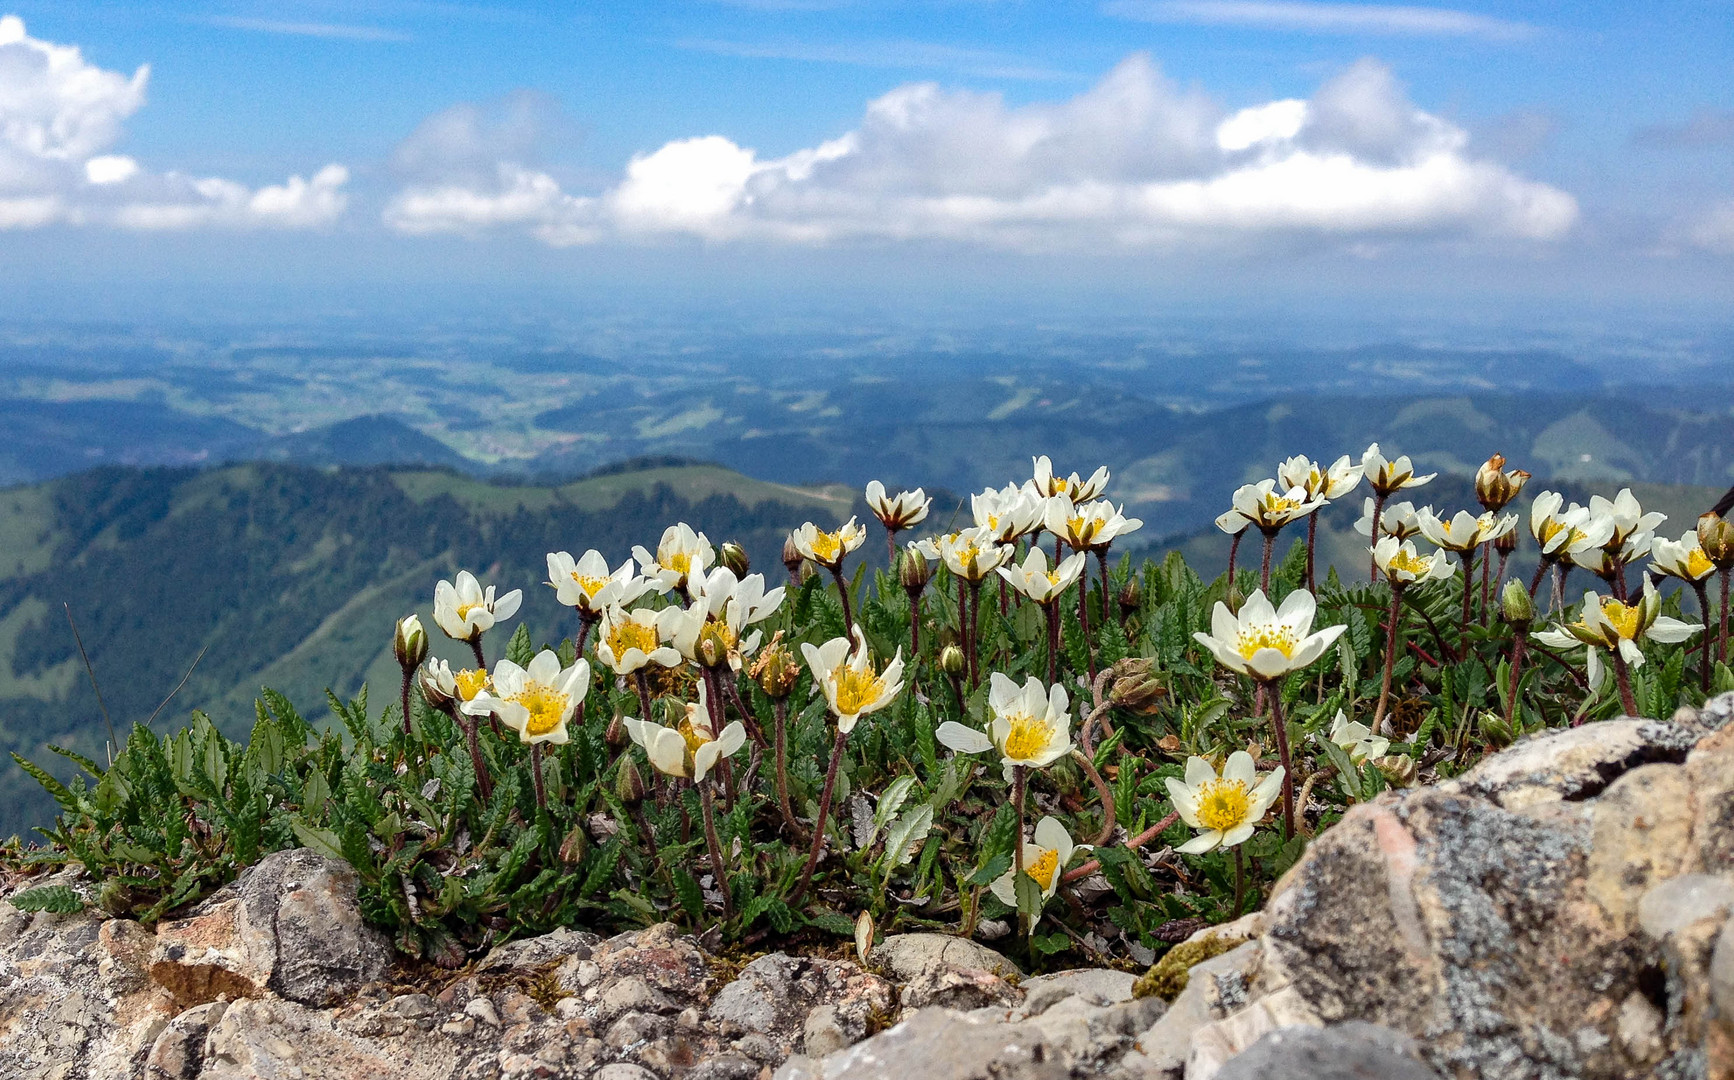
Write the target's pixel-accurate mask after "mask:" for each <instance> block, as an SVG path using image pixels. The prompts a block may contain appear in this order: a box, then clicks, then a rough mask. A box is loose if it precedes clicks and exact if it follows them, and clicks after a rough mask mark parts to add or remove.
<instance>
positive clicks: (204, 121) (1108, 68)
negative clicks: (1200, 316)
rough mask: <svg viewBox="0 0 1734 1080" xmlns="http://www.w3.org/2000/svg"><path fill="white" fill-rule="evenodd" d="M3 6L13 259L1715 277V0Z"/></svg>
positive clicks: (720, 278)
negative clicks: (1641, 1)
mask: <svg viewBox="0 0 1734 1080" xmlns="http://www.w3.org/2000/svg"><path fill="white" fill-rule="evenodd" d="M0 11H5V12H10V13H12V14H14V15H16V16H17V17H18V18H19V19H21V20H22V26H21V27H19V26H18V25H17V24H16V23H15V22H14V23H9V24H0V120H3V121H4V123H0V130H4V131H7V132H9V133H10V134H7V135H6V136H5V137H4V138H0V226H5V228H4V229H3V230H0V279H4V280H6V281H10V282H14V283H23V284H29V285H41V284H43V283H45V282H68V283H76V284H79V285H81V286H92V287H99V286H100V287H106V285H107V284H108V283H118V284H121V285H128V284H131V285H134V286H137V287H143V284H144V283H146V282H154V283H156V284H158V285H161V284H162V283H164V282H168V283H173V282H176V281H188V282H191V281H199V280H205V279H209V278H211V277H216V278H218V279H222V280H235V279H245V280H248V281H251V282H253V283H254V284H257V285H264V286H269V285H270V284H272V283H273V282H274V281H278V280H280V281H282V282H285V283H293V282H306V281H320V280H330V279H333V278H335V279H343V278H345V277H353V278H355V279H356V280H358V281H359V280H372V281H379V280H391V279H393V278H397V277H403V276H408V277H410V278H414V277H416V276H427V277H436V278H441V279H447V280H449V279H452V278H456V279H460V280H473V281H476V282H478V283H481V284H487V285H497V286H500V287H503V288H507V289H508V290H509V288H510V287H511V286H512V285H513V283H536V282H542V281H556V282H560V281H564V282H573V283H584V284H588V285H593V286H599V287H600V286H606V285H607V283H609V282H618V281H624V280H629V279H630V280H637V281H640V282H643V281H675V282H685V283H687V284H688V285H689V286H690V288H691V289H694V290H698V291H701V292H705V293H707V294H722V295H725V296H726V294H727V293H728V292H729V291H730V290H731V289H732V288H737V287H744V283H752V284H753V285H754V287H757V288H760V289H764V290H770V291H772V292H774V291H776V290H777V289H778V288H780V287H781V286H783V285H784V284H789V283H799V284H801V285H802V286H807V285H811V283H812V281H813V280H814V279H815V278H817V279H822V280H824V281H825V282H828V283H830V285H831V286H833V287H834V288H837V289H849V288H855V287H859V288H863V289H873V288H880V287H889V288H895V283H896V282H898V281H903V282H907V281H909V280H918V281H922V282H930V283H932V284H933V286H934V287H935V288H939V289H942V290H943V289H957V290H960V291H964V292H969V293H970V294H971V295H978V296H979V295H981V294H983V293H988V294H991V293H992V292H993V290H994V289H995V287H996V284H997V283H1002V282H1003V283H1006V284H1007V287H1008V288H1011V289H1013V290H1014V291H1015V290H1017V289H1022V290H1026V291H1036V292H1040V291H1041V290H1042V284H1041V283H1042V281H1043V280H1044V278H1047V277H1050V276H1051V272H1052V273H1058V274H1061V275H1063V277H1064V279H1065V281H1066V283H1067V284H1068V285H1069V286H1072V287H1075V288H1083V289H1086V290H1087V289H1089V288H1090V287H1092V286H1093V285H1095V284H1098V283H1099V284H1102V285H1104V286H1112V285H1114V284H1115V283H1124V282H1126V281H1128V280H1132V281H1137V282H1144V283H1147V284H1148V285H1149V287H1150V288H1151V289H1155V290H1157V291H1160V290H1162V289H1166V288H1181V289H1183V290H1185V291H1186V292H1187V294H1188V295H1192V296H1196V297H1198V298H1199V299H1201V300H1204V301H1209V300H1211V299H1213V298H1214V299H1221V300H1224V301H1231V300H1244V299H1245V298H1246V296H1247V295H1248V294H1249V293H1257V292H1259V291H1261V290H1274V291H1287V292H1289V293H1291V294H1293V295H1297V296H1305V295H1306V293H1307V292H1308V290H1309V289H1311V288H1316V287H1324V285H1325V284H1328V285H1329V287H1330V288H1332V289H1334V290H1336V291H1337V293H1338V294H1339V295H1340V294H1342V293H1343V292H1345V291H1346V293H1347V295H1348V296H1350V297H1351V298H1352V296H1353V295H1355V293H1356V290H1362V291H1365V292H1366V293H1367V294H1368V295H1374V294H1376V293H1378V292H1379V291H1380V290H1382V289H1390V288H1393V287H1400V288H1402V289H1407V290H1410V291H1415V292H1420V291H1426V290H1443V291H1445V292H1446V293H1448V294H1450V293H1454V292H1455V293H1461V294H1462V295H1463V296H1465V297H1466V298H1471V299H1473V298H1474V297H1477V296H1482V297H1485V296H1495V297H1497V296H1507V297H1509V296H1536V297H1557V296H1558V295H1560V294H1561V293H1572V292H1574V291H1575V292H1581V293H1583V294H1586V295H1597V296H1607V297H1611V298H1616V299H1617V298H1622V297H1623V298H1629V299H1631V300H1633V301H1634V302H1638V303H1650V302H1666V301H1668V300H1669V299H1678V300H1679V301H1681V302H1691V303H1697V304H1706V305H1708V307H1709V309H1710V310H1711V311H1715V310H1716V309H1717V306H1718V298H1725V297H1727V296H1728V295H1729V286H1730V285H1731V284H1734V74H1731V73H1734V3H1729V2H1727V0H1721V2H1715V3H1710V2H1695V3H1664V4H1659V5H1638V4H1580V3H1564V2H1555V3H1523V4H1515V3H1514V4H1503V5H1491V4H1479V5H1473V6H1470V5H1460V6H1453V7H1443V6H1397V5H1375V4H1347V3H1310V2H1302V0H1256V2H1254V0H1106V2H1089V3H1085V2H1061V3H1036V2H1023V3H1019V2H1011V0H1004V2H990V0H949V2H948V0H935V2H921V0H905V2H876V0H856V2H849V0H837V2H826V0H741V2H733V3H730V2H718V0H710V2H694V3H664V4H634V3H609V4H527V3H525V4H460V3H431V2H413V0H348V2H344V3H335V2H331V3H202V4H154V5H153V4H138V3H89V2H84V3H78V2H66V0H59V2H54V0H49V2H41V3H26V2H20V3H15V4H13V5H10V6H5V7H0ZM8 25H10V26H12V27H13V29H11V30H8V29H7V26H8ZM69 47H75V48H76V49H77V50H78V51H77V53H71V52H70V51H69ZM143 65H148V70H141V66H143ZM45 102H46V104H45ZM1133 292H1134V294H1136V293H1137V290H1133ZM1723 310H1724V311H1725V308H1724V309H1723Z"/></svg>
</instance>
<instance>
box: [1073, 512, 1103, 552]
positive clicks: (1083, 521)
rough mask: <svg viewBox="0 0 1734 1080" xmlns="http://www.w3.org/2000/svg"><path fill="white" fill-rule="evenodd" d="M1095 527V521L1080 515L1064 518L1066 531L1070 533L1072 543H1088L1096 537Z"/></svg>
mask: <svg viewBox="0 0 1734 1080" xmlns="http://www.w3.org/2000/svg"><path fill="white" fill-rule="evenodd" d="M1096 529H1097V524H1096V522H1094V521H1091V520H1090V519H1089V518H1086V517H1083V516H1082V515H1077V516H1074V517H1070V518H1067V519H1066V531H1067V532H1069V533H1071V534H1072V535H1071V537H1070V540H1071V542H1072V543H1074V545H1088V544H1089V542H1090V541H1091V540H1094V539H1095V538H1096Z"/></svg>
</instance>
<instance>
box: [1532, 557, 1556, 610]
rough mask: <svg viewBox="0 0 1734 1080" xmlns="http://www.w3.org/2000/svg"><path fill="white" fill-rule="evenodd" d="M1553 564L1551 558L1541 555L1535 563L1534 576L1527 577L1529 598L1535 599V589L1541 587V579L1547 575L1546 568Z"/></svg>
mask: <svg viewBox="0 0 1734 1080" xmlns="http://www.w3.org/2000/svg"><path fill="white" fill-rule="evenodd" d="M1552 565H1553V560H1552V559H1550V558H1548V557H1547V556H1546V555H1543V556H1542V557H1541V559H1540V561H1538V562H1537V563H1536V564H1535V576H1534V577H1532V578H1530V579H1529V598H1530V599H1531V600H1534V599H1535V594H1536V591H1537V590H1539V589H1540V588H1541V582H1542V579H1543V578H1545V577H1547V568H1548V567H1550V566H1552Z"/></svg>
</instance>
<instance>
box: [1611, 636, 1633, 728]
mask: <svg viewBox="0 0 1734 1080" xmlns="http://www.w3.org/2000/svg"><path fill="white" fill-rule="evenodd" d="M1608 655H1609V656H1610V657H1612V658H1613V662H1614V679H1615V681H1617V682H1618V683H1619V685H1620V708H1622V709H1624V710H1626V715H1627V716H1631V717H1636V716H1637V715H1638V699H1637V698H1635V697H1633V696H1632V674H1631V672H1630V671H1628V670H1626V658H1625V657H1623V656H1621V655H1620V650H1619V647H1618V646H1615V647H1614V648H1611V649H1609V650H1608Z"/></svg>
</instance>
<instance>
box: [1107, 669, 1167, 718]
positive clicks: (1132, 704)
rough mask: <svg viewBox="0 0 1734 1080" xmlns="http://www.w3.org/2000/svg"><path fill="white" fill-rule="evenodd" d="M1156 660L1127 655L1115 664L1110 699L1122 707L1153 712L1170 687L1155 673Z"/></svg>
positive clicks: (1141, 711)
mask: <svg viewBox="0 0 1734 1080" xmlns="http://www.w3.org/2000/svg"><path fill="white" fill-rule="evenodd" d="M1155 666H1156V662H1155V661H1154V660H1150V659H1148V658H1145V657H1141V656H1139V657H1127V658H1126V659H1124V660H1121V661H1118V662H1117V663H1115V664H1114V668H1113V671H1114V681H1113V683H1112V685H1111V686H1110V687H1109V690H1108V700H1109V701H1110V702H1112V703H1113V704H1114V705H1116V706H1118V707H1119V708H1122V709H1130V710H1132V711H1133V712H1137V713H1145V714H1149V713H1153V712H1155V711H1156V707H1157V703H1158V702H1160V701H1161V700H1162V695H1164V694H1166V693H1167V692H1168V688H1167V687H1165V686H1163V685H1162V680H1161V678H1160V677H1158V676H1157V675H1156V674H1155V671H1154V668H1155Z"/></svg>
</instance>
